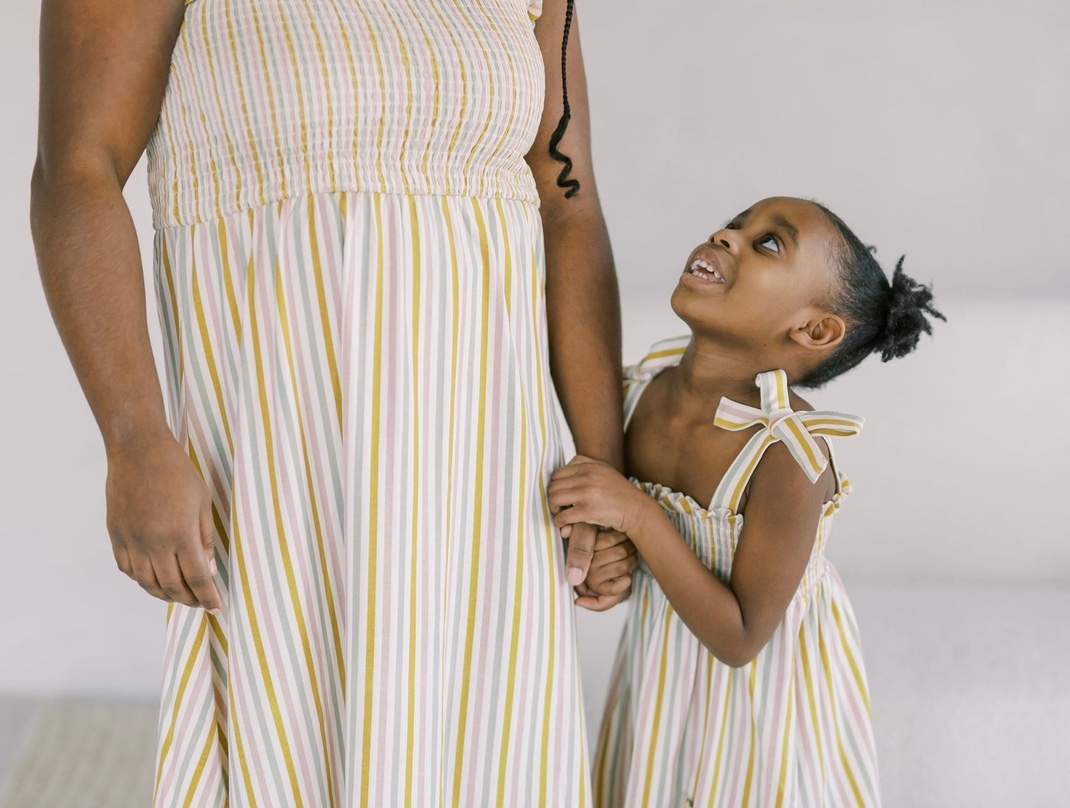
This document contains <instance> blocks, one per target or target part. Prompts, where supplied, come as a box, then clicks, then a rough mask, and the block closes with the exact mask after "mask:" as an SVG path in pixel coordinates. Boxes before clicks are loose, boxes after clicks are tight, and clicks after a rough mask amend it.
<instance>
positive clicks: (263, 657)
mask: <svg viewBox="0 0 1070 808" xmlns="http://www.w3.org/2000/svg"><path fill="white" fill-rule="evenodd" d="M254 285H255V284H254V278H253V265H252V262H250V264H249V273H248V275H247V280H246V288H247V290H248V301H249V326H250V329H251V332H252V333H251V334H250V339H251V340H252V343H253V356H254V359H255V363H256V378H257V387H258V393H259V397H260V409H261V414H262V416H263V418H264V437H265V441H266V444H267V452H268V464H269V466H270V467H271V472H272V473H269V474H268V478H269V479H270V481H271V494H272V500H273V502H274V505H275V519H276V523H277V524H279V531H280V535H279V541H280V542H283V541H284V538H283V536H282V533H281V531H282V526H281V524H280V523H279V497H278V491H277V490H276V489H277V484H276V480H275V475H274V473H273V472H274V461H273V457H272V447H271V428H270V421H269V413H268V406H267V391H266V390H265V389H264V362H263V356H262V355H261V352H260V333H259V332H260V329H259V327H258V326H257V319H256V300H255V295H254V293H253V292H254ZM234 547H235V549H236V551H237V559H238V568H239V569H240V570H241V573H242V575H241V577H242V579H243V580H247V575H246V572H245V570H246V565H245V556H244V554H243V552H242V543H241V539H240V535H239V531H238V526H237V524H235V526H234ZM283 552H284V553H285V550H284V551H283ZM283 559H284V561H286V562H287V564H288V559H287V558H286V556H285V555H284V556H283ZM288 577H289V575H288ZM242 589H243V591H244V595H245V606H246V609H248V611H249V623H250V625H251V626H252V629H253V642H254V643H255V645H256V655H257V658H258V659H259V661H260V674H261V676H263V677H264V687H265V690H266V691H267V697H268V702H269V704H270V705H271V714H272V716H273V717H274V719H275V730H276V732H277V733H278V740H279V745H280V746H281V747H282V754H283V758H284V759H285V762H286V771H287V772H288V773H289V776H290V786H291V787H292V788H293V794H294V799H295V800H297V805H299V806H300V805H304V801H303V800H302V799H301V790H300V787H299V785H298V782H297V770H296V769H295V767H294V761H293V755H292V754H291V752H290V743H289V741H288V740H287V738H286V732H285V728H284V727H283V723H282V713H281V712H280V711H279V704H278V699H277V698H276V695H275V685H274V682H272V680H271V672H270V671H269V670H268V663H267V653H266V652H265V651H264V644H263V638H262V637H261V634H260V626H259V625H258V623H257V620H256V609H255V606H254V605H253V598H252V593H251V592H250V591H249V587H248V586H243V587H242ZM295 605H296V604H295Z"/></svg>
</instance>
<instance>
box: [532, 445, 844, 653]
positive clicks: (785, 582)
mask: <svg viewBox="0 0 1070 808" xmlns="http://www.w3.org/2000/svg"><path fill="white" fill-rule="evenodd" d="M830 479H831V471H829V470H826V471H825V474H824V475H822V477H821V478H820V479H819V480H818V481H817V483H815V484H811V483H810V481H809V480H808V479H807V478H806V475H805V474H804V473H803V471H802V469H800V468H799V466H798V464H797V463H796V461H795V460H794V459H793V458H792V457H791V455H790V453H789V452H788V450H787V448H786V447H784V446H783V444H779V443H778V444H774V445H772V446H770V447H769V449H768V450H766V453H765V456H764V457H763V458H762V461H761V463H759V464H758V468H757V469H756V470H755V472H754V475H753V476H752V478H751V484H750V493H749V497H748V500H747V516H746V520H745V522H744V527H743V532H742V535H741V536H740V539H739V546H738V547H737V549H736V554H735V557H734V559H733V562H732V575H731V579H730V580H729V581H728V583H725V582H723V581H721V580H720V579H719V578H717V576H715V575H714V574H713V572H711V571H710V570H709V569H708V568H707V567H706V566H705V565H704V564H703V563H702V562H701V561H699V559H698V558H697V557H696V556H695V554H694V553H693V552H692V551H691V548H690V547H688V546H687V544H686V542H685V541H684V539H683V537H681V536H680V534H679V533H678V532H677V530H676V528H675V527H674V526H673V524H672V522H671V521H669V518H668V517H667V516H666V515H665V513H664V511H662V509H661V507H660V506H659V505H658V504H657V503H656V502H655V501H654V500H653V499H652V498H651V497H649V496H647V495H646V494H645V493H643V492H642V491H640V490H639V489H638V488H636V487H635V486H633V485H632V484H631V483H630V482H628V480H626V479H625V478H624V477H622V476H621V475H620V474H618V473H617V472H616V471H614V470H613V469H611V468H609V467H608V466H606V465H605V464H602V463H598V462H596V461H592V460H589V459H587V458H577V459H576V460H575V461H573V463H571V464H569V465H568V466H565V467H563V468H561V469H559V470H558V471H557V472H556V473H555V474H554V476H553V480H552V481H551V483H550V506H551V509H552V510H553V511H554V512H555V513H556V514H557V516H556V518H555V523H556V524H558V525H564V524H569V523H570V522H572V521H573V520H583V521H588V522H593V523H595V524H601V525H606V526H607V527H613V528H615V529H617V530H621V531H623V532H624V533H627V534H628V536H629V537H630V538H631V539H632V541H633V542H635V545H636V547H637V548H638V550H639V553H640V555H642V557H643V559H644V560H645V561H646V564H647V566H648V567H649V568H650V571H651V573H652V574H653V575H654V577H655V578H656V579H657V581H658V583H659V584H660V585H661V588H662V591H663V592H664V593H665V596H666V597H667V598H668V599H669V603H671V604H672V607H673V609H674V610H675V611H676V613H677V614H679V615H680V619H682V620H683V621H684V623H685V624H686V625H687V627H688V628H689V629H690V630H691V632H692V633H693V634H694V635H695V636H696V637H698V639H699V640H700V641H701V642H702V644H703V645H705V646H706V647H707V648H708V649H709V650H710V653H712V654H713V655H714V656H716V657H717V658H718V659H719V660H721V661H722V662H724V663H726V664H728V665H731V666H733V667H738V666H741V665H746V664H747V663H748V662H750V661H751V660H753V659H754V657H755V656H757V655H758V652H759V651H761V649H762V648H763V647H764V646H765V644H766V643H767V642H768V641H769V638H770V637H771V636H772V635H773V632H774V631H775V630H776V628H777V626H778V625H780V622H781V621H782V620H783V619H784V612H785V611H786V610H787V607H788V604H789V603H790V602H791V599H792V597H794V595H795V592H796V590H797V589H798V587H799V582H800V581H801V580H802V575H803V571H804V570H805V569H806V564H807V562H808V561H809V558H810V553H811V551H812V550H813V545H814V537H815V535H816V532H817V522H818V519H819V517H820V514H821V506H822V504H823V502H824V501H825V499H826V495H827V493H828V490H829V481H830Z"/></svg>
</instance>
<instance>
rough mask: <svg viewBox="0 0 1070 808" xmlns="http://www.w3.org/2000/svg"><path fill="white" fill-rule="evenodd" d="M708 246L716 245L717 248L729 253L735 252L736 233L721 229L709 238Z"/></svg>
mask: <svg viewBox="0 0 1070 808" xmlns="http://www.w3.org/2000/svg"><path fill="white" fill-rule="evenodd" d="M709 240H710V244H716V245H717V246H718V247H723V248H724V249H726V250H728V251H729V252H735V248H736V233H735V231H734V230H728V229H727V228H724V227H722V228H721V229H720V230H718V231H717V232H716V233H714V234H712V235H711V236H710V239H709Z"/></svg>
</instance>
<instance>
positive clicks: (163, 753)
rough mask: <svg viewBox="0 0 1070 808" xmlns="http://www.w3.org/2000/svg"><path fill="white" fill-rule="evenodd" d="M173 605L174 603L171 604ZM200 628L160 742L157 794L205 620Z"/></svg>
mask: <svg viewBox="0 0 1070 808" xmlns="http://www.w3.org/2000/svg"><path fill="white" fill-rule="evenodd" d="M170 605H171V606H173V604H170ZM200 623H201V625H200V628H198V629H197V634H196V636H195V637H194V638H193V647H192V648H190V650H189V654H188V655H187V657H186V667H185V668H183V670H182V678H181V679H179V682H178V690H177V691H176V692H175V698H174V701H173V704H174V708H173V709H172V710H171V724H170V726H169V727H168V728H167V734H166V735H165V736H164V739H163V743H162V744H160V755H159V763H158V764H157V767H156V794H159V788H160V778H161V776H162V775H163V764H164V761H165V760H167V753H168V752H169V751H170V749H171V744H172V743H173V742H174V739H175V726H176V725H177V724H178V713H179V711H180V710H181V708H182V706H183V701H184V699H183V696H185V694H186V687H187V686H188V685H189V680H190V676H192V675H193V667H194V665H195V664H196V663H197V658H198V656H199V655H200V651H201V644H202V643H203V642H204V630H205V628H206V627H207V625H208V624H207V622H206V621H205V620H203V619H202V620H201V621H200Z"/></svg>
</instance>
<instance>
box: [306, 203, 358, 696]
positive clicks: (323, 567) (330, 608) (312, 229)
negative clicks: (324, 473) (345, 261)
mask: <svg viewBox="0 0 1070 808" xmlns="http://www.w3.org/2000/svg"><path fill="white" fill-rule="evenodd" d="M308 223H309V227H308V233H309V242H308V243H309V249H310V251H311V253H312V276H313V278H314V279H315V284H316V295H317V298H318V300H319V307H320V324H321V326H322V328H323V341H324V346H323V350H324V355H325V356H326V357H327V367H328V368H329V369H330V373H331V384H332V387H333V389H334V403H335V407H336V408H337V415H338V430H339V432H341V429H342V390H341V385H340V383H339V380H338V363H337V361H336V360H335V355H334V342H333V340H332V339H331V321H330V318H329V317H328V316H327V297H326V293H325V291H324V285H323V271H322V266H321V265H320V252H319V237H318V236H317V228H316V201H315V199H314V198H313V197H309V199H308ZM295 384H296V382H295ZM295 389H296V387H295ZM301 440H302V451H304V452H305V458H306V460H305V473H306V478H307V480H308V490H309V495H310V497H311V503H310V505H311V507H312V517H313V519H314V520H315V528H316V542H317V546H318V548H319V560H320V574H321V575H322V576H323V584H324V587H325V588H326V591H325V594H326V596H327V614H328V617H329V618H330V622H331V637H332V639H333V640H334V654H335V663H336V664H337V665H338V674H339V676H340V677H341V681H343V682H344V681H345V672H346V663H345V653H344V651H343V648H342V633H341V629H340V628H339V620H338V612H337V610H336V609H335V600H334V587H333V586H331V575H330V571H329V570H328V569H327V549H326V545H325V544H324V541H323V529H322V526H321V525H320V511H319V506H318V505H317V503H316V492H315V491H314V490H313V488H312V472H311V469H310V467H309V464H308V460H307V458H308V452H307V448H306V446H305V443H304V433H303V432H302V434H301Z"/></svg>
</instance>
